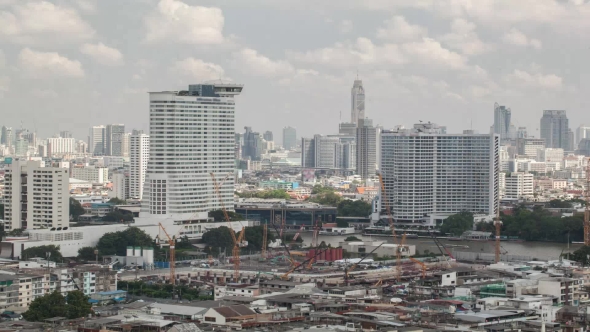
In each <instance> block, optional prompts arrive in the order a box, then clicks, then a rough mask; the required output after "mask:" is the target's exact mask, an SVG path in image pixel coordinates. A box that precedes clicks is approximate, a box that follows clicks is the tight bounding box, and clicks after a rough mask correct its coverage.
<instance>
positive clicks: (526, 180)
mask: <svg viewBox="0 0 590 332" xmlns="http://www.w3.org/2000/svg"><path fill="white" fill-rule="evenodd" d="M533 178H534V176H533V174H530V173H519V172H513V173H508V174H507V175H505V176H504V181H502V182H504V198H510V199H520V198H527V197H532V196H533V193H534V189H533V188H534V187H533Z"/></svg>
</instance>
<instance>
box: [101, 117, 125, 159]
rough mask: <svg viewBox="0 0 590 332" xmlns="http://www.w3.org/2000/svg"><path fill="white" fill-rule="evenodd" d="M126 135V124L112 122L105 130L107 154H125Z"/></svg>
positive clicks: (120, 155)
mask: <svg viewBox="0 0 590 332" xmlns="http://www.w3.org/2000/svg"><path fill="white" fill-rule="evenodd" d="M124 135H125V125H122V124H110V125H107V127H106V130H105V155H107V156H119V157H122V156H123V136H124Z"/></svg>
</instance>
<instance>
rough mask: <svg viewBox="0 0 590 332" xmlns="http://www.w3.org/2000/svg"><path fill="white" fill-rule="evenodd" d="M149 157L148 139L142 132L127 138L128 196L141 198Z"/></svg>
mask: <svg viewBox="0 0 590 332" xmlns="http://www.w3.org/2000/svg"><path fill="white" fill-rule="evenodd" d="M149 156H150V137H149V136H148V135H146V134H144V133H143V132H135V131H134V133H133V134H132V135H131V136H129V196H130V197H133V198H139V199H142V198H143V184H144V182H145V174H146V170H147V165H148V160H149Z"/></svg>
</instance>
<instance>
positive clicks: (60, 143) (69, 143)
mask: <svg viewBox="0 0 590 332" xmlns="http://www.w3.org/2000/svg"><path fill="white" fill-rule="evenodd" d="M74 152H76V140H75V139H73V138H63V137H50V138H48V139H47V154H48V155H49V156H51V157H54V156H56V155H60V154H68V153H74Z"/></svg>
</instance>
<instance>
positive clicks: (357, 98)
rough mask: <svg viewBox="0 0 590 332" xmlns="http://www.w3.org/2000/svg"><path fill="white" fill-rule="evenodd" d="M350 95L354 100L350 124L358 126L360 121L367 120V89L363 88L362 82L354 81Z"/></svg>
mask: <svg viewBox="0 0 590 332" xmlns="http://www.w3.org/2000/svg"><path fill="white" fill-rule="evenodd" d="M350 94H351V98H352V109H351V111H350V122H351V123H354V124H355V125H358V122H359V120H360V119H364V118H365V88H363V81H362V80H359V79H357V80H354V84H353V86H352V90H351V91H350Z"/></svg>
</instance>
